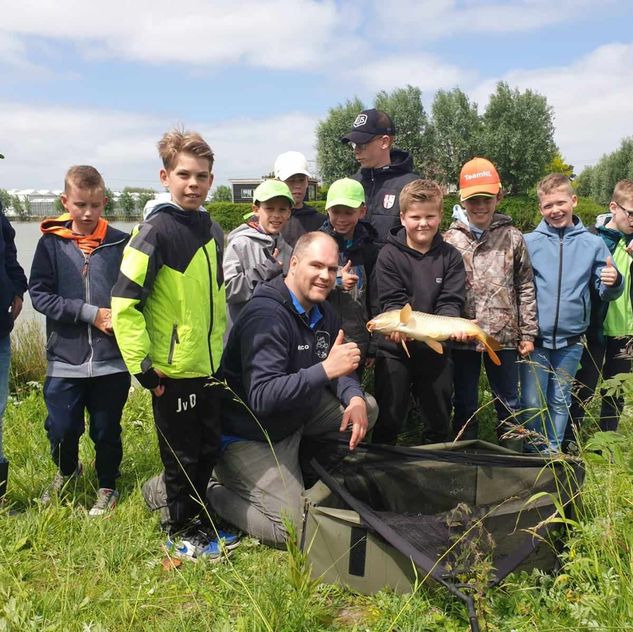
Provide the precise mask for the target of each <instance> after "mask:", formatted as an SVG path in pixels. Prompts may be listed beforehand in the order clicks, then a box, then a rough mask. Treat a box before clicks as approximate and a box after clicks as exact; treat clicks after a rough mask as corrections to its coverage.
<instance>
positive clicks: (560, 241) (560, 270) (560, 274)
mask: <svg viewBox="0 0 633 632" xmlns="http://www.w3.org/2000/svg"><path fill="white" fill-rule="evenodd" d="M562 279H563V235H562V234H560V235H559V236H558V288H557V290H556V315H555V316H554V332H553V335H552V344H553V345H554V346H553V347H552V348H553V349H554V351H555V350H556V348H557V347H556V333H557V331H558V316H559V313H560V289H561V285H562Z"/></svg>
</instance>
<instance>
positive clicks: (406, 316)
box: [400, 303, 413, 324]
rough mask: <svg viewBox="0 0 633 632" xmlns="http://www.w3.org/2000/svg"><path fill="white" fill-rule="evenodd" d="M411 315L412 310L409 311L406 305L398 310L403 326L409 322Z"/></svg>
mask: <svg viewBox="0 0 633 632" xmlns="http://www.w3.org/2000/svg"><path fill="white" fill-rule="evenodd" d="M411 314H413V310H412V309H411V305H409V303H407V304H406V305H405V306H404V307H403V308H402V309H401V310H400V322H401V323H405V324H406V323H408V322H409V321H410V320H411Z"/></svg>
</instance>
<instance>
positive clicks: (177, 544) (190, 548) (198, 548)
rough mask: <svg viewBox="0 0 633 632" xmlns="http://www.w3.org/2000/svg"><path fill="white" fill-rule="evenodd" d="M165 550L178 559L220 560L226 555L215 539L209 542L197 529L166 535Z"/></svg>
mask: <svg viewBox="0 0 633 632" xmlns="http://www.w3.org/2000/svg"><path fill="white" fill-rule="evenodd" d="M167 552H168V553H169V554H170V555H172V556H173V557H176V558H178V559H180V560H190V561H193V562H195V561H197V560H205V561H207V562H212V563H214V562H221V561H222V559H223V558H224V557H226V555H225V554H224V553H223V551H222V549H221V548H220V546H219V545H218V543H217V541H213V542H209V540H208V539H207V538H206V536H205V535H204V534H202V533H200V532H199V531H197V530H193V529H192V530H190V531H187V532H185V533H183V534H181V535H180V537H178V536H174V535H169V536H167Z"/></svg>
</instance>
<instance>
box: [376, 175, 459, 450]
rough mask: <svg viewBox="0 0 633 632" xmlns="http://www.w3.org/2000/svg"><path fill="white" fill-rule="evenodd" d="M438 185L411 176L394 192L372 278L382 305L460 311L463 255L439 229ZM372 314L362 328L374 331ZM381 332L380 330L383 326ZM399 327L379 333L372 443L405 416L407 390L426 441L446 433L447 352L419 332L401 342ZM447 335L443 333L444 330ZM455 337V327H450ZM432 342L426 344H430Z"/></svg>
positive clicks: (394, 433)
mask: <svg viewBox="0 0 633 632" xmlns="http://www.w3.org/2000/svg"><path fill="white" fill-rule="evenodd" d="M442 199H443V193H442V189H441V188H440V187H439V185H438V184H437V183H436V182H433V181H432V180H414V181H413V182H410V183H409V184H407V185H406V186H405V187H404V189H403V190H402V192H401V194H400V222H401V224H402V226H400V227H397V228H393V229H391V231H390V233H389V236H388V239H387V243H386V244H385V246H383V248H382V249H381V251H380V254H379V255H378V259H377V261H376V281H377V288H378V300H379V302H380V308H381V311H387V310H402V309H403V308H405V306H410V307H409V309H411V308H413V309H415V310H419V311H422V312H426V313H427V314H438V315H441V316H454V317H459V316H461V312H462V309H463V306H464V283H465V274H464V263H463V261H462V258H461V256H460V254H459V252H458V251H457V250H456V249H455V248H454V247H453V246H451V245H450V244H448V243H446V242H445V241H444V239H443V238H442V236H441V235H440V233H439V226H440V222H441V219H442V211H443V207H442ZM379 318H380V317H377V318H376V319H374V321H371V322H370V324H369V326H368V328H371V329H373V330H375V331H380V328H379V327H378V326H375V328H374V324H375V323H376V322H377V321H378V319H379ZM385 333H386V332H385ZM407 337H408V336H407V334H406V333H402V332H399V331H397V330H396V331H393V333H391V334H390V335H389V336H388V337H387V338H384V337H380V338H379V339H378V350H377V354H376V367H375V396H376V400H377V401H378V406H379V410H380V413H379V416H378V420H377V422H376V426H375V428H374V433H373V441H374V442H375V443H391V444H394V443H395V442H396V439H397V437H398V433H399V431H400V429H401V426H402V422H403V420H404V419H405V417H406V414H407V409H408V406H409V396H410V393H413V396H414V398H415V399H416V402H417V403H418V405H419V407H420V409H421V411H422V413H423V415H424V419H425V422H426V424H427V425H428V426H427V428H426V430H427V433H426V439H427V440H428V441H430V442H439V441H445V440H446V439H447V438H448V430H449V419H450V411H451V397H452V390H453V388H452V386H453V384H452V382H453V371H452V361H451V357H450V354H449V353H443V352H442V346H441V344H440V343H439V342H436V341H435V340H432V339H430V338H429V339H425V342H426V344H424V343H422V342H411V343H407V348H408V350H409V351H408V352H406V351H405V350H404V349H403V348H402V347H401V346H400V343H401V342H403V341H404V340H405V339H406V338H407ZM447 337H449V336H447ZM450 337H451V338H453V339H462V338H463V335H462V333H460V332H455V333H453V334H451V335H450ZM430 346H432V347H433V348H430Z"/></svg>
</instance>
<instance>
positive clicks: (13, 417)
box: [0, 347, 633, 632]
mask: <svg viewBox="0 0 633 632" xmlns="http://www.w3.org/2000/svg"><path fill="white" fill-rule="evenodd" d="M40 348H41V347H40ZM44 418H45V407H44V403H43V399H42V394H41V388H39V387H38V386H36V384H35V383H32V384H31V385H30V386H28V387H26V386H25V387H23V389H22V390H21V391H20V393H19V394H18V396H17V397H16V398H13V399H12V401H11V403H10V405H9V408H8V411H7V414H6V417H5V437H6V444H5V448H6V452H7V454H8V456H9V458H10V460H11V472H10V484H9V486H10V490H9V499H10V501H11V502H12V503H13V509H15V510H17V514H16V515H10V513H9V511H8V510H7V509H4V510H0V631H4V630H11V631H14V630H15V631H20V632H22V631H28V630H33V631H35V630H37V631H38V632H40V631H51V632H52V631H60V632H61V631H64V632H66V631H73V632H74V631H77V632H79V631H81V632H87V631H92V632H96V631H99V632H104V631H106V630H107V631H109V632H114V631H123V630H148V631H149V630H152V631H154V630H160V631H163V630H164V631H172V630H173V631H174V632H175V631H176V630H178V631H192V632H193V631H196V632H197V631H199V630H213V631H214V632H215V631H218V630H219V631H223V630H226V631H229V630H231V631H232V630H238V631H244V632H246V631H249V632H250V631H253V632H255V631H260V630H262V631H287V632H297V631H303V630H305V631H313V630H357V631H358V632H360V631H366V630H371V631H374V630H376V631H378V630H380V631H383V630H384V631H387V630H399V631H405V630H406V631H411V632H413V631H420V630H449V631H450V630H455V631H458V630H459V631H463V630H465V629H467V619H466V612H465V609H464V608H463V607H462V605H461V603H458V602H457V601H456V600H454V599H451V598H449V597H447V594H446V593H445V592H443V591H440V590H435V589H434V588H433V586H432V585H430V584H429V585H428V586H427V585H423V586H421V587H420V588H419V589H418V591H417V592H416V594H415V595H413V596H411V595H395V594H393V593H390V592H388V591H386V592H382V593H379V594H377V595H374V596H372V597H365V596H359V595H356V594H354V593H352V592H350V591H347V590H345V589H343V588H340V587H334V586H326V585H319V584H316V583H313V582H310V581H307V577H306V568H305V564H304V560H303V559H302V558H301V555H300V554H298V553H296V552H295V553H294V554H289V553H286V552H280V551H272V550H270V549H267V548H265V547H263V546H261V545H259V544H258V543H257V542H256V541H255V540H249V539H247V540H246V541H245V542H244V543H243V544H242V546H241V547H240V548H239V549H237V551H236V552H235V553H234V555H233V556H232V558H231V559H230V563H226V564H223V565H216V566H212V565H208V564H204V563H198V564H183V565H182V566H180V567H179V568H176V569H172V570H165V569H164V567H163V564H162V562H163V560H164V557H165V556H164V554H163V553H162V550H161V546H162V544H163V537H162V535H161V533H160V531H159V528H158V518H157V516H155V515H152V514H150V513H148V512H147V511H146V509H145V506H144V503H143V500H142V497H141V493H140V486H141V484H142V482H143V481H144V480H146V479H147V478H148V477H150V476H151V475H153V474H155V473H156V472H157V471H158V470H159V468H160V461H159V457H158V451H157V448H156V441H155V436H154V428H153V424H152V418H151V406H150V400H149V397H148V395H147V393H146V392H144V391H141V390H135V391H133V392H132V393H131V396H130V400H129V402H128V404H127V406H126V410H125V416H124V421H123V428H124V434H123V441H124V448H125V454H124V460H123V464H122V477H121V479H120V484H119V488H120V491H121V500H120V504H119V506H118V507H117V509H116V510H115V512H114V513H113V514H112V515H111V516H110V517H108V518H107V519H89V518H88V516H87V508H89V507H90V505H91V503H92V500H93V497H94V492H95V488H96V478H95V476H94V472H93V468H92V463H93V461H94V452H93V450H92V446H91V443H90V441H89V440H87V439H84V440H83V441H82V445H81V459H82V461H83V463H84V464H86V466H87V467H86V472H85V475H84V476H83V477H82V478H81V479H80V481H79V482H78V483H77V485H76V487H75V488H74V489H72V490H70V491H69V494H68V495H67V496H66V498H65V499H63V500H62V501H61V502H60V503H57V504H54V505H53V506H51V507H48V508H43V507H41V506H40V505H39V502H38V501H37V500H36V499H37V498H38V496H39V494H40V493H41V491H42V490H43V489H44V487H45V486H46V484H47V483H48V482H49V480H50V479H51V477H52V476H53V474H54V467H53V464H52V462H51V461H50V458H49V456H48V444H47V440H46V436H45V433H44V430H43V422H44ZM632 436H633V432H632V428H631V424H630V420H629V419H628V418H627V419H625V423H624V425H623V430H622V435H620V436H617V435H611V436H610V435H598V436H597V437H596V438H594V444H596V442H597V445H594V446H593V447H598V448H602V453H603V455H607V454H609V455H610V457H609V458H606V456H598V455H595V454H593V453H587V455H586V456H587V478H586V483H585V488H584V494H583V502H582V506H581V507H580V508H579V515H578V516H577V517H576V521H575V522H573V523H572V524H570V527H571V529H572V535H571V538H570V540H569V545H568V548H567V549H566V551H565V552H564V554H563V557H562V562H563V568H562V570H561V572H560V573H559V574H558V575H556V576H550V575H544V574H540V573H533V574H532V575H527V574H522V575H519V576H516V575H514V576H511V577H510V578H509V579H508V580H507V581H506V582H504V584H503V585H502V586H501V587H500V588H498V589H494V590H490V591H488V593H487V596H486V598H485V600H484V602H483V603H482V604H481V607H482V609H483V612H484V619H485V621H482V629H483V630H491V631H493V630H508V631H509V630H572V629H574V630H584V629H587V630H589V629H591V630H616V629H629V628H630V627H631V626H632V625H633V557H632V548H633V491H632V490H633V450H631V447H630V446H631V438H632ZM600 442H602V443H600Z"/></svg>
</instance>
